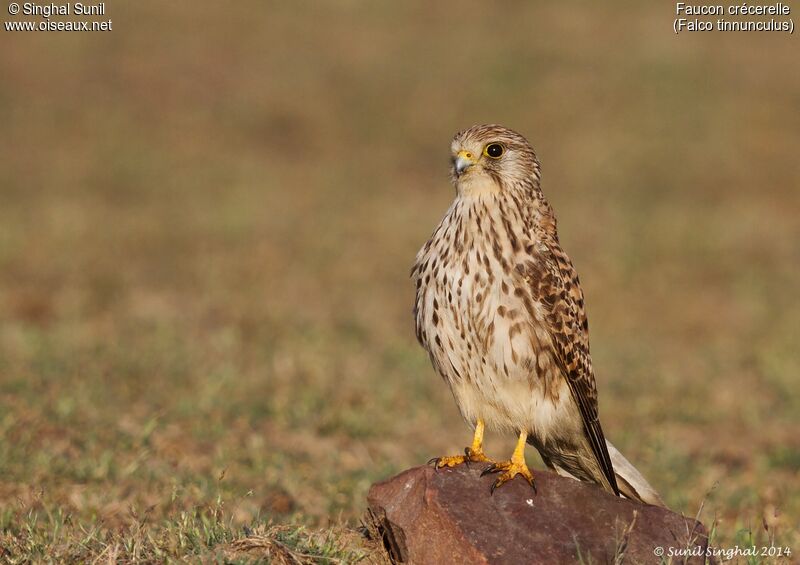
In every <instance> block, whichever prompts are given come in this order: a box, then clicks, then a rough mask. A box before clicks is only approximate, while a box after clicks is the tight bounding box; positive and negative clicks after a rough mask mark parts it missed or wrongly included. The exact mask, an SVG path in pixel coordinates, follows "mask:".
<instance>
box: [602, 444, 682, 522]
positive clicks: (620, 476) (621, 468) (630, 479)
mask: <svg viewBox="0 0 800 565" xmlns="http://www.w3.org/2000/svg"><path fill="white" fill-rule="evenodd" d="M606 446H607V447H608V454H609V455H610V456H611V463H612V464H613V465H614V474H615V475H616V476H617V485H618V486H619V490H620V492H621V493H622V494H623V495H624V496H625V497H626V498H630V499H633V500H638V501H640V502H644V503H645V504H652V505H653V506H661V507H663V508H666V507H667V505H666V504H665V503H664V501H663V500H662V499H661V497H660V496H659V495H658V493H657V492H656V489H654V488H653V487H652V486H650V483H648V482H647V480H646V479H645V478H644V477H643V476H642V474H641V473H640V472H639V471H638V470H637V469H636V467H634V466H633V465H631V463H630V462H629V461H628V460H627V459H625V457H624V456H623V455H622V453H620V452H619V450H618V449H617V448H616V447H614V445H613V444H612V443H611V442H610V441H608V440H606Z"/></svg>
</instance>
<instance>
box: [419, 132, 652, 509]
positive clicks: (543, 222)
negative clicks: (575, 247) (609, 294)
mask: <svg viewBox="0 0 800 565" xmlns="http://www.w3.org/2000/svg"><path fill="white" fill-rule="evenodd" d="M451 152H452V159H453V168H452V179H453V183H454V185H455V188H456V197H455V200H454V201H453V203H452V205H451V206H450V208H449V209H448V211H447V213H446V214H445V216H444V218H443V219H442V221H441V223H440V224H439V226H438V227H437V228H436V230H435V231H434V232H433V235H432V236H431V238H430V240H429V241H428V242H427V243H426V244H425V245H424V246H423V247H422V249H421V250H420V251H419V253H418V254H417V257H416V262H415V264H414V267H413V269H412V279H413V280H414V283H415V285H416V301H415V308H414V315H415V318H416V333H417V339H418V340H419V342H420V343H421V344H422V346H423V347H424V348H425V349H426V350H427V351H428V353H429V355H430V358H431V361H432V363H433V366H434V368H435V369H436V371H437V372H438V373H439V374H440V375H441V376H442V377H443V378H444V380H445V381H446V382H447V384H448V385H449V386H450V389H451V391H452V393H453V396H454V397H455V400H456V404H457V405H458V408H459V410H460V412H461V414H462V416H463V417H464V418H465V419H466V420H467V422H468V423H469V424H470V425H471V426H473V427H474V437H473V440H472V445H471V446H470V447H467V448H466V449H465V454H464V455H458V456H449V457H440V458H436V459H433V460H432V462H434V463H435V466H436V467H437V468H441V467H451V466H454V465H458V464H460V463H464V462H487V463H491V465H490V466H489V467H487V469H486V471H485V473H499V476H498V477H497V479H496V480H495V482H494V484H493V485H492V492H494V489H495V488H496V487H499V486H500V485H502V484H504V483H505V482H507V481H509V480H510V479H512V478H514V477H515V476H516V475H522V476H523V477H524V478H525V479H526V480H527V481H528V482H529V483H530V484H531V486H533V485H534V482H533V474H532V473H531V471H530V470H529V469H528V466H527V464H526V463H525V455H524V450H525V445H526V442H527V443H530V444H531V445H533V446H534V447H535V448H536V449H537V450H538V451H539V453H540V454H541V456H542V459H543V461H544V462H545V464H546V465H547V466H548V467H549V468H551V469H554V470H556V471H557V472H558V473H559V474H562V475H567V476H571V477H573V478H577V479H580V480H583V481H591V482H595V483H597V484H599V485H600V486H601V487H602V488H604V489H605V490H607V491H609V492H611V493H614V494H616V495H619V494H620V493H622V494H623V495H625V496H627V497H628V498H633V499H637V500H641V501H643V502H647V503H650V504H658V505H663V502H662V501H661V499H660V498H659V496H658V494H657V493H656V492H655V491H654V490H653V489H652V487H650V485H649V484H648V483H647V481H645V480H644V478H643V477H642V476H641V475H640V474H639V473H638V471H636V469H635V468H634V467H633V466H632V465H631V464H630V463H628V461H627V460H626V459H625V458H624V457H622V455H621V454H620V453H619V452H618V451H617V450H616V449H614V447H613V446H612V445H611V444H610V443H609V444H607V442H606V440H605V438H604V436H603V429H602V428H601V426H600V421H599V419H598V411H597V388H596V385H595V377H594V371H593V370H592V360H591V357H590V355H589V326H588V323H587V319H586V313H585V311H584V300H583V291H582V290H581V286H580V282H579V281H578V275H577V273H576V272H575V268H574V267H573V266H572V262H571V261H570V258H569V257H568V256H567V254H566V253H565V252H564V251H563V250H562V249H561V245H560V244H559V241H558V232H557V230H556V218H555V215H554V214H553V209H552V208H551V207H550V204H549V203H548V202H547V200H546V199H545V197H544V194H543V193H542V190H541V188H540V179H541V168H540V165H539V161H538V159H537V157H536V154H535V153H534V151H533V149H532V147H531V146H530V144H529V143H528V141H527V140H526V139H525V138H524V137H523V136H521V135H520V134H518V133H516V132H514V131H511V130H510V129H507V128H505V127H502V126H498V125H478V126H474V127H471V128H469V129H467V130H465V131H462V132H460V133H458V134H456V136H455V137H454V138H453V142H452V144H451ZM485 426H489V427H491V428H493V429H497V430H500V431H505V432H513V433H515V434H518V438H519V439H518V442H517V445H516V448H515V450H514V453H513V455H512V456H511V459H510V460H509V461H503V462H493V461H491V460H490V459H489V458H488V457H487V456H486V455H485V453H484V451H483V433H484V427H485ZM615 467H616V469H615Z"/></svg>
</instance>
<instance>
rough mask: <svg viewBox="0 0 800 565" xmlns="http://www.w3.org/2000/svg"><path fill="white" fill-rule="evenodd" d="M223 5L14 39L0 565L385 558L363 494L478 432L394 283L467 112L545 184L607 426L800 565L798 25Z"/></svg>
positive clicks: (557, 11)
mask: <svg viewBox="0 0 800 565" xmlns="http://www.w3.org/2000/svg"><path fill="white" fill-rule="evenodd" d="M236 6H237V7H236V9H233V8H230V9H225V8H223V7H221V6H220V5H217V4H214V5H207V6H199V5H195V4H193V5H192V6H191V9H190V10H189V9H187V7H186V6H185V5H182V4H174V3H167V4H165V3H160V2H136V3H132V4H126V5H125V6H122V5H116V4H114V5H111V4H109V5H108V6H107V9H108V12H109V13H108V14H107V16H108V17H110V18H113V21H114V30H113V31H112V32H106V33H92V34H90V33H60V34H56V33H27V34H23V33H15V34H11V33H10V32H6V33H4V34H2V39H0V41H2V42H3V48H2V50H0V70H2V74H3V76H4V80H3V81H2V83H0V102H2V103H0V116H1V117H2V123H3V133H4V135H3V136H0V170H2V171H3V175H2V177H3V178H2V181H0V187H2V188H0V190H1V191H2V198H1V200H2V204H0V226H2V227H1V228H0V552H3V553H2V554H3V558H4V559H6V560H8V561H10V562H12V563H20V562H24V561H26V560H32V561H44V560H54V561H63V560H86V561H91V560H92V559H94V558H97V557H100V558H101V559H108V560H118V561H120V562H125V561H163V560H168V559H199V560H204V561H220V560H225V559H233V560H241V561H248V560H256V559H259V558H264V556H265V555H267V552H269V551H271V553H270V555H272V557H273V558H275V559H276V560H280V559H285V560H290V558H289V557H287V555H289V554H288V553H286V552H293V555H295V557H296V558H297V559H300V560H302V559H307V560H314V559H322V558H323V557H328V558H330V559H333V560H337V559H338V560H340V561H341V562H352V561H356V560H358V559H360V558H362V557H363V558H364V559H379V557H380V556H379V555H378V552H377V551H375V548H374V547H372V546H370V545H369V544H365V543H363V542H362V541H361V539H362V538H361V536H360V535H359V534H358V532H357V531H355V530H356V529H357V528H358V526H359V519H360V517H361V515H362V513H363V511H364V509H365V495H366V492H367V489H368V488H369V485H370V484H371V483H372V482H374V481H376V480H380V479H383V478H386V477H388V476H390V475H392V474H394V473H397V472H399V471H400V470H403V469H405V468H408V467H410V466H413V465H418V464H422V463H424V462H425V461H427V460H428V459H430V458H431V457H434V456H438V455H442V454H446V453H458V452H459V451H460V450H461V449H463V447H464V446H465V445H467V444H468V442H469V440H470V437H471V434H470V431H469V430H468V428H467V427H466V425H465V424H464V423H463V422H462V421H461V420H460V418H459V416H458V414H457V411H456V408H455V405H454V403H453V400H452V398H451V396H450V394H449V392H448V390H447V389H446V387H445V385H444V383H442V382H441V380H440V379H439V378H438V377H436V376H435V374H434V372H433V369H432V368H431V367H430V364H429V361H428V359H427V357H426V355H425V354H424V352H423V351H422V349H421V348H420V347H419V346H418V345H417V344H416V342H415V339H414V330H413V321H412V317H411V306H412V300H413V290H412V288H411V286H410V282H409V279H408V272H409V268H410V266H411V263H412V261H413V257H414V254H415V252H416V250H417V249H418V248H419V247H420V246H421V245H422V244H423V243H424V242H425V240H426V239H427V237H428V235H429V234H430V232H431V231H432V229H433V228H434V226H435V225H436V222H438V220H439V218H440V217H441V216H442V214H443V213H444V210H445V209H446V207H447V206H448V203H449V201H450V200H451V198H452V196H453V193H452V189H451V187H450V186H449V185H448V180H447V167H448V148H449V142H450V137H451V135H452V134H453V133H454V132H455V131H456V130H457V129H459V128H463V127H467V126H469V125H472V124H473V123H476V122H484V121H497V122H500V123H503V124H505V125H508V126H510V127H513V128H515V129H518V130H521V131H522V132H523V133H524V134H526V135H527V136H528V137H529V139H530V140H531V142H532V143H533V144H534V146H535V147H536V148H537V150H538V153H539V155H540V157H541V160H542V162H543V171H544V176H543V188H544V190H545V192H546V194H547V195H548V197H549V198H550V200H551V202H552V203H553V205H554V207H555V210H556V213H557V215H558V217H559V220H560V224H559V226H560V231H561V239H562V243H563V246H564V248H565V249H566V250H567V252H568V253H570V255H571V256H572V258H573V260H574V262H575V265H576V267H577V269H578V272H579V273H580V275H581V280H582V283H583V285H584V289H585V292H586V299H587V308H588V314H589V320H590V327H591V342H592V352H593V357H594V365H595V368H596V371H597V379H598V387H599V398H600V416H601V419H602V422H603V426H604V429H605V432H606V435H607V436H608V437H609V438H611V439H612V441H613V442H614V443H615V444H616V445H617V447H618V448H619V449H620V450H621V451H622V452H623V453H624V454H625V455H626V456H627V457H628V458H629V459H630V460H631V461H632V462H634V463H635V464H636V465H637V467H638V468H639V469H640V470H641V471H642V473H643V474H644V475H645V476H647V477H648V478H649V479H650V481H651V482H652V483H653V484H654V486H656V488H657V489H658V490H659V491H660V492H661V493H662V495H663V496H664V498H665V500H666V501H667V503H668V504H669V505H670V506H671V507H672V508H674V509H675V510H677V511H680V512H684V513H686V514H689V515H695V514H696V513H698V511H700V509H701V507H702V512H701V513H700V516H701V518H702V519H703V521H704V522H705V523H706V524H707V525H709V526H711V525H712V524H715V533H714V536H715V540H716V542H717V543H718V544H719V545H720V546H722V547H731V546H733V545H735V544H737V543H738V544H740V545H743V544H750V543H751V540H753V541H752V543H756V544H757V545H764V544H769V543H771V542H772V541H774V542H775V543H776V544H778V545H781V546H789V547H791V548H793V549H794V550H795V551H796V552H797V554H800V536H798V532H797V531H796V529H794V528H796V525H797V524H798V523H800V497H798V492H800V436H798V434H797V433H796V432H797V428H798V425H800V394H799V393H798V386H797V375H798V373H800V357H799V356H798V354H797V343H798V338H800V336H799V335H798V329H799V328H798V323H797V320H798V319H799V318H800V300H799V299H798V297H797V292H796V291H797V288H798V287H800V270H799V269H798V261H800V255H799V254H798V246H797V241H800V223H799V222H798V220H797V218H798V217H800V192H799V191H798V186H800V169H799V168H798V161H797V150H798V147H800V113H798V112H796V108H797V105H798V101H799V100H800V72H798V71H800V69H798V66H799V65H800V63H799V62H798V59H797V57H796V51H797V48H796V41H797V40H796V39H794V38H793V37H790V36H786V35H783V34H777V35H776V34H772V35H770V34H765V33H762V34H759V33H752V34H747V33H739V34H719V33H705V34H694V35H692V34H681V35H679V36H676V35H673V34H672V31H671V26H672V18H673V17H674V16H673V15H672V14H671V8H670V7H669V6H658V5H656V4H652V5H650V4H647V3H633V2H621V3H619V4H617V5H614V6H609V5H607V4H603V5H600V4H597V3H589V2H578V3H572V4H563V3H558V4H555V3H554V4H552V5H547V6H544V5H542V6H538V7H537V6H528V5H527V4H522V3H514V6H513V7H512V6H510V5H509V6H504V7H502V8H501V7H498V6H494V5H490V4H487V3H485V2H484V3H474V2H466V3H464V2H460V3H459V4H458V5H457V6H448V5H446V4H437V5H436V6H432V5H431V4H430V3H421V2H406V3H394V4H392V5H391V6H389V5H382V4H380V5H379V4H372V3H364V2H356V1H351V2H341V3H327V4H325V5H324V6H323V5H321V4H313V5H312V4H308V5H305V6H299V5H296V4H295V3H274V5H270V6H269V8H267V7H265V6H264V5H263V4H262V3H257V2H243V3H237V5H236ZM4 17H5V14H4ZM513 442H514V438H511V437H508V438H506V437H497V436H495V435H491V434H490V435H489V436H488V437H487V442H486V449H487V454H488V455H490V456H493V457H503V456H504V455H507V454H508V453H510V452H511V448H512V447H513ZM527 456H528V461H529V463H530V464H531V466H532V467H533V468H534V469H535V468H536V467H541V461H540V460H539V459H538V456H536V454H535V453H534V452H533V451H532V450H530V449H529V450H528V454H527ZM248 536H249V537H248ZM242 539H245V540H250V541H238V542H237V540H242ZM253 540H255V541H253ZM248 544H249V545H248ZM281 548H283V549H281ZM797 554H796V555H797ZM281 556H282V557H281ZM323 561H324V559H323Z"/></svg>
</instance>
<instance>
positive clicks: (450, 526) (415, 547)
mask: <svg viewBox="0 0 800 565" xmlns="http://www.w3.org/2000/svg"><path fill="white" fill-rule="evenodd" d="M484 467H485V465H475V464H473V465H471V466H470V467H467V466H466V465H460V466H458V467H455V468H452V469H441V470H438V471H436V470H434V469H433V467H430V466H426V467H416V468H413V469H409V470H407V471H404V472H402V473H400V474H399V475H397V476H395V477H392V478H391V479H388V480H387V481H384V482H382V483H376V484H374V485H372V488H371V489H370V491H369V496H368V498H367V502H368V505H369V510H368V517H369V520H370V521H371V525H372V526H373V529H377V531H378V532H379V534H380V535H381V536H382V538H383V541H384V545H385V546H386V548H387V550H388V551H389V553H390V556H391V557H392V559H393V561H395V562H399V563H416V564H424V563H436V564H438V563H493V564H495V563H498V564H499V563H514V564H517V563H636V564H638V563H666V562H672V563H704V558H703V557H701V556H697V554H698V553H699V552H702V553H703V555H704V554H705V551H706V546H707V544H708V535H707V533H706V530H705V528H704V527H703V526H702V524H700V523H699V522H697V521H696V520H694V519H692V518H686V517H684V516H681V515H679V514H676V513H674V512H672V511H670V510H667V509H665V508H660V507H657V506H647V505H643V504H641V503H638V502H633V501H630V500H627V499H624V498H619V497H615V496H612V495H610V494H608V493H606V492H605V491H603V490H602V489H600V487H598V486H596V485H593V484H589V483H582V482H579V481H576V480H573V479H570V478H565V477H560V476H558V475H556V474H554V473H551V472H548V471H534V475H535V477H536V487H537V490H538V494H537V493H534V491H533V489H531V487H530V486H529V485H528V483H527V482H525V481H524V480H522V478H521V477H517V478H515V479H514V480H512V481H510V482H509V483H507V484H505V485H503V486H502V487H501V488H499V489H497V490H496V491H495V492H494V494H493V495H491V494H490V486H491V484H492V482H493V481H494V479H495V477H493V476H486V477H481V476H480V474H481V471H482V470H483V468H484ZM658 548H660V549H658ZM670 548H672V551H673V552H678V551H681V550H682V551H684V552H685V551H687V548H688V549H689V550H690V551H691V552H693V555H692V554H689V557H673V558H672V560H671V561H670V559H669V558H670V555H671V554H670ZM659 551H663V559H662V558H661V556H659V555H658V553H659ZM676 554H677V553H673V554H672V555H676ZM683 555H687V554H686V553H684V554H683Z"/></svg>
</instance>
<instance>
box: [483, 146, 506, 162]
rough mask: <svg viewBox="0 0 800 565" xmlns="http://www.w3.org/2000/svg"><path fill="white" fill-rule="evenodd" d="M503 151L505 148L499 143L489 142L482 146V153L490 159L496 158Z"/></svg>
mask: <svg viewBox="0 0 800 565" xmlns="http://www.w3.org/2000/svg"><path fill="white" fill-rule="evenodd" d="M504 151H505V149H504V148H503V146H502V145H500V144H499V143H490V144H489V145H487V146H486V147H485V148H484V150H483V154H484V155H486V156H487V157H491V158H492V159H498V158H500V156H501V155H502V154H503V152H504Z"/></svg>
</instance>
